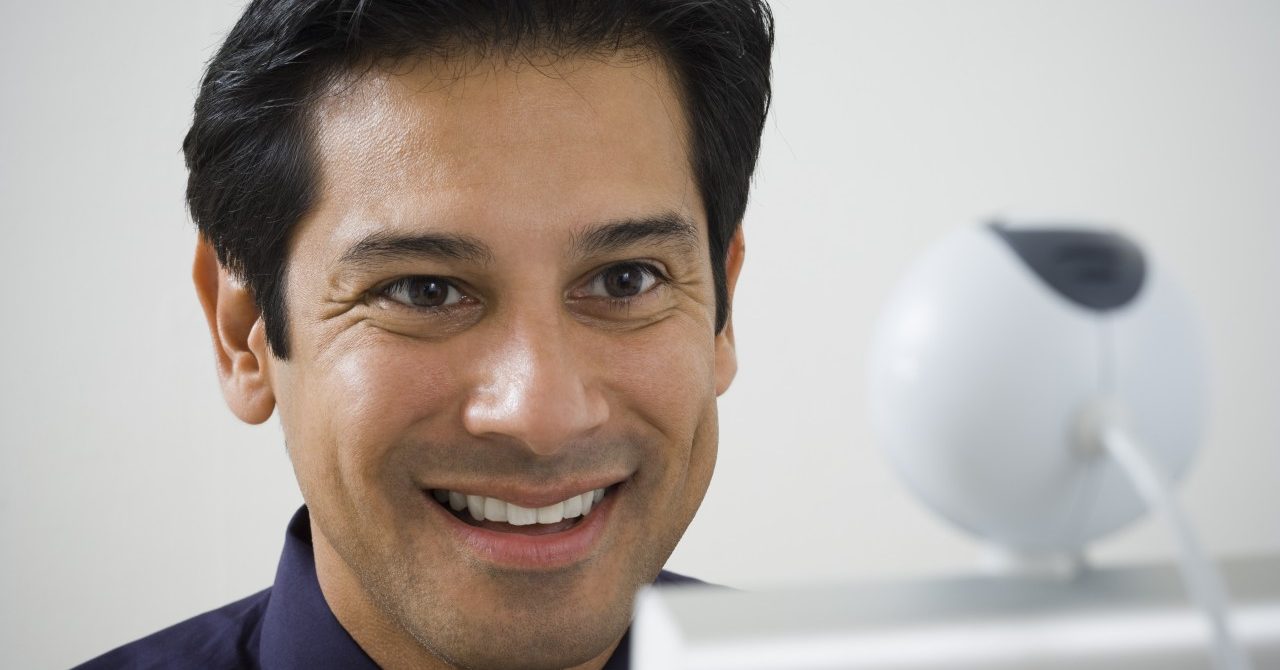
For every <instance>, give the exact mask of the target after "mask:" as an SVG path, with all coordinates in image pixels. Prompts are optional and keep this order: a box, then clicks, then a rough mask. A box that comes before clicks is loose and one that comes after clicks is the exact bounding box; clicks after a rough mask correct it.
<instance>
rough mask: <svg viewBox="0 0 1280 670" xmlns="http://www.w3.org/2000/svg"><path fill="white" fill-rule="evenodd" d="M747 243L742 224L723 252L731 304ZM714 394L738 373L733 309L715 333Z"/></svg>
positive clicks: (719, 391) (722, 390) (726, 387)
mask: <svg viewBox="0 0 1280 670" xmlns="http://www.w3.org/2000/svg"><path fill="white" fill-rule="evenodd" d="M746 253H747V245H746V241H745V239H744V238H743V236H742V225H741V224H739V225H738V230H737V232H735V233H734V234H733V239H731V240H729V248H728V249H727V250H726V253H725V268H724V270H725V273H724V274H725V287H726V288H727V289H728V293H729V304H730V305H733V292H734V289H735V288H737V285H738V274H739V273H741V272H742V259H743V257H744V256H746ZM715 362H716V375H715V376H716V395H717V396H719V395H723V394H724V392H725V391H728V390H729V385H730V384H732V383H733V378H734V377H735V376H737V374H738V352H737V349H736V348H735V346H734V341H733V311H732V310H730V312H729V318H728V320H726V321H725V324H724V329H723V330H721V331H720V332H719V333H717V334H716V361H715Z"/></svg>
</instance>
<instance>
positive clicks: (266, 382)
mask: <svg viewBox="0 0 1280 670" xmlns="http://www.w3.org/2000/svg"><path fill="white" fill-rule="evenodd" d="M191 278H192V280H193V281H194V282H195V287H196V295H197V296H198V297H199V298H200V306H201V307H202V308H203V309H204V316H205V320H206V321H207V322H208V324H209V335H210V337H211V338H212V339H213V355H214V362H215V364H216V366H217V370H218V380H219V382H221V384H222V396H223V397H224V398H225V399H226V401H227V406H229V407H230V408H231V411H232V412H233V413H235V415H236V416H237V417H239V418H240V420H241V421H244V422H246V423H255V424H256V423H262V422H263V421H266V420H267V419H269V418H271V413H272V412H273V411H274V410H275V404H276V402H275V392H274V390H273V389H272V387H271V377H270V367H269V366H270V360H269V357H270V353H269V349H268V347H267V338H266V329H265V327H264V325H263V323H262V314H261V313H260V312H259V311H258V306H257V304H256V303H254V300H253V294H252V292H251V291H250V290H249V287H247V286H244V285H243V284H241V283H240V282H238V281H236V280H235V278H234V277H232V275H231V273H229V272H228V271H227V270H226V268H224V267H222V265H221V264H220V263H218V258H217V254H216V253H215V252H214V250H213V247H212V246H211V245H210V244H209V243H208V242H207V241H206V240H205V239H204V238H203V237H201V238H200V240H199V241H198V242H197V243H196V253H195V261H194V263H193V264H192V268H191Z"/></svg>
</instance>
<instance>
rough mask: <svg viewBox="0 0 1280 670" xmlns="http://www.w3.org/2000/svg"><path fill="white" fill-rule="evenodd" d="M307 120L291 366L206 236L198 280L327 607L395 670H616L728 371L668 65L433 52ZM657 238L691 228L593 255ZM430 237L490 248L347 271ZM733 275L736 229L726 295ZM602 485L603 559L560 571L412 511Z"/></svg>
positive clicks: (243, 410)
mask: <svg viewBox="0 0 1280 670" xmlns="http://www.w3.org/2000/svg"><path fill="white" fill-rule="evenodd" d="M314 123H315V130H316V133H317V135H316V137H317V146H318V158H319V165H320V168H321V170H320V171H321V181H320V186H321V188H320V192H319V199H318V202H317V204H316V206H315V207H314V208H313V210H312V211H311V212H310V213H308V215H307V216H306V217H305V218H304V219H303V220H302V221H301V222H300V223H299V224H298V226H297V227H296V228H295V230H294V232H293V233H292V237H291V243H290V249H289V254H288V261H287V262H288V273H287V282H286V291H287V293H286V305H287V310H288V313H289V319H290V321H289V341H290V346H291V348H292V349H291V352H290V357H289V359H288V360H287V361H283V360H280V359H279V358H276V357H275V356H274V355H272V353H271V352H270V351H269V348H268V346H267V343H266V338H265V330H264V327H263V323H262V320H261V315H260V314H259V313H258V311H257V309H256V308H255V307H254V304H253V300H252V298H251V296H250V294H249V292H248V290H247V289H246V288H245V287H244V286H242V285H241V284H240V283H239V282H237V281H236V280H235V278H233V277H232V276H231V275H229V274H228V272H227V271H226V270H225V269H224V268H221V267H220V266H219V265H218V263H217V261H216V258H215V257H214V254H213V253H212V251H211V249H210V248H209V246H208V245H207V244H205V243H201V244H200V245H199V246H198V248H197V251H196V260H195V269H194V276H195V282H196V287H197V292H198V294H199V296H200V299H201V302H202V304H203V305H204V309H205V313H206V316H207V317H208V320H209V326H210V332H211V334H212V337H213V341H214V348H215V352H216V357H217V364H218V373H219V377H220V378H221V381H222V387H223V391H224V395H225V397H226V399H227V402H228V404H229V405H230V407H231V408H232V410H233V411H234V412H235V413H236V414H237V415H238V416H239V417H240V418H241V419H243V420H245V421H248V422H251V423H257V422H261V421H265V420H266V419H267V418H269V417H270V415H271V413H272V412H273V411H274V410H275V409H276V408H278V409H279V412H280V421H281V424H282V426H283V428H284V432H285V438H286V443H287V445H288V449H289V454H290V458H291V459H292V462H293V465H294V470H295V472H296V475H297V479H298V483H299V486H300V488H301V490H302V494H303V498H304V499H305V501H306V503H307V505H308V507H309V508H310V511H311V524H312V531H313V538H314V546H315V557H316V567H317V571H318V575H319V579H320V586H321V589H322V591H323V593H324V596H325V599H326V600H327V601H328V603H329V605H330V607H331V609H332V610H333V612H334V614H335V615H336V616H337V618H338V620H339V621H340V622H341V623H342V624H343V626H344V627H345V628H346V629H347V630H348V631H349V632H350V633H351V634H352V636H353V637H354V638H355V640H356V641H357V642H358V643H359V644H360V645H361V647H363V648H364V649H365V651H366V652H368V653H369V654H370V656H371V657H372V658H373V659H374V660H375V661H377V662H378V663H379V664H380V665H382V666H383V667H387V668H401V667H404V668H408V667H415V668H446V667H468V668H491V667H510V666H511V665H512V664H513V663H518V665H519V666H520V667H525V668H565V667H581V668H599V667H601V666H602V665H603V664H604V662H605V661H606V660H607V659H608V657H609V655H610V654H611V653H612V651H613V649H614V647H615V646H616V645H617V642H618V640H619V638H620V637H621V636H622V634H623V633H624V632H625V630H626V627H627V625H628V623H629V619H630V614H631V607H632V600H633V594H634V592H635V590H636V588H638V587H639V586H641V585H643V584H646V583H648V582H650V581H652V579H653V578H654V577H655V575H656V574H657V573H658V571H659V570H660V569H661V567H662V565H663V564H664V563H665V562H666V559H667V557H668V556H669V555H670V553H671V551H672V549H674V547H675V544H676V542H677V541H678V540H679V538H680V536H681V535H682V534H683V532H684V530H685V528H686V527H687V526H688V524H689V522H690V521H691V520H692V518H693V515H694V513H695V511H696V510H697V508H698V506H699V504H700V503H701V501H702V498H703V495H704V494H705V492H706V489H707V485H708V483H709V481H710V478H711V473H712V469H713V465H714V462H715V455H716V442H717V422H716V398H717V396H719V395H720V394H721V393H723V392H724V391H725V390H726V389H727V388H728V386H729V384H730V382H731V381H732V379H733V376H734V374H735V372H736V369H737V364H736V358H735V354H734V346H733V331H732V326H728V327H726V328H725V329H724V330H722V331H721V332H719V333H717V332H715V307H714V290H713V284H712V273H711V260H710V258H709V252H708V244H707V223H706V219H705V215H704V212H703V206H702V202H701V199H700V197H699V194H698V190H697V188H696V185H695V183H694V180H693V176H692V173H691V170H690V165H689V155H688V150H687V144H688V142H687V138H688V130H687V127H686V123H685V119H684V115H683V112H682V108H681V105H680V102H679V100H678V97H677V94H676V89H675V86H674V84H673V82H672V80H671V78H670V76H669V74H668V71H667V69H666V67H665V66H664V64H663V63H662V62H661V61H660V60H658V59H656V58H651V57H647V55H646V54H643V53H639V54H637V53H630V54H614V55H610V56H576V57H573V56H571V57H562V58H541V59H540V58H537V57H534V58H509V59H503V60H497V61H479V62H475V63H471V64H469V67H468V69H466V71H465V72H464V73H461V74H460V73H459V68H458V67H457V64H456V63H440V62H436V61H430V60H423V61H419V62H416V63H413V64H410V66H404V65H401V66H399V67H396V68H394V69H393V70H390V71H389V70H382V69H374V70H372V71H371V72H369V73H367V74H365V75H364V76H362V77H360V78H359V79H358V80H356V81H353V82H345V83H344V85H342V86H340V87H335V89H334V91H333V93H332V94H331V95H330V96H329V97H328V99H326V100H324V101H322V102H321V104H320V105H319V106H318V108H317V110H316V114H315V119H314ZM650 219H663V220H673V219H674V220H683V221H685V222H687V223H688V224H690V232H691V235H689V236H687V237H681V236H679V235H671V234H666V235H657V234H652V231H650V234H642V235H639V236H638V237H637V238H636V239H633V240H631V241H629V242H627V243H624V244H617V243H615V244H612V245H603V246H601V245H596V246H590V245H584V244H583V240H586V239H590V235H591V232H592V231H596V230H599V229H601V228H602V227H605V226H608V225H610V224H613V223H617V222H620V221H634V220H640V221H647V220H650ZM424 234H430V235H445V236H456V237H461V238H464V239H465V240H467V241H468V242H470V243H474V244H475V245H476V246H477V247H478V248H479V250H480V251H481V252H482V253H481V254H480V257H478V258H450V257H445V256H441V255H439V254H431V253H422V252H421V250H419V252H414V253H398V254H390V255H385V254H384V255H382V256H378V257H376V258H372V259H369V258H366V259H364V262H361V263H351V262H345V261H344V260H343V259H344V255H347V254H348V252H349V251H350V250H351V249H352V247H353V246H354V245H357V243H359V242H360V241H361V240H367V239H370V236H371V235H381V236H383V237H382V239H386V238H388V237H390V236H409V237H412V236H421V235H424ZM742 255H743V242H742V237H741V235H740V234H739V235H738V236H737V237H735V238H734V239H733V241H732V243H731V244H730V250H729V254H728V257H727V261H726V270H727V276H728V285H729V288H730V291H732V288H733V286H734V284H735V283H736V280H737V276H738V272H739V269H740V267H741V262H742ZM629 261H640V262H644V263H648V264H650V265H652V266H653V267H655V268H657V269H659V270H660V271H661V272H662V274H663V275H665V278H664V279H663V280H661V281H652V282H651V281H648V278H647V279H646V281H645V290H644V291H643V292H641V293H640V294H638V295H635V296H631V297H628V298H627V299H626V300H619V299H617V298H616V297H613V296H611V295H610V294H609V291H608V286H607V284H605V283H604V281H603V279H602V278H606V277H609V276H612V277H616V276H617V273H618V272H620V270H618V266H617V264H619V263H626V262H629ZM630 267H632V271H633V272H635V269H634V266H630ZM602 273H604V274H602ZM414 276H433V277H439V278H447V281H449V282H452V285H453V286H454V287H455V289H456V291H457V292H456V293H452V292H451V293H449V294H448V296H449V301H451V305H450V306H449V308H448V309H445V310H442V309H439V308H431V309H426V308H423V307H414V306H412V305H406V304H404V303H403V302H400V301H398V300H399V299H400V298H403V297H404V294H403V293H395V292H387V291H386V290H385V289H386V287H387V285H388V284H389V283H390V282H394V281H395V280H397V279H399V278H404V277H414ZM633 276H635V275H633ZM646 277H647V275H646ZM601 478H610V479H611V480H617V481H621V482H622V486H620V487H619V488H618V489H617V490H616V491H614V492H613V493H611V494H610V495H611V496H612V497H613V498H614V503H613V504H614V507H613V510H612V511H611V513H610V515H609V516H608V517H607V519H608V521H607V525H606V526H605V528H604V530H603V533H602V535H601V537H600V538H599V541H598V542H597V543H596V544H595V545H594V546H593V549H592V551H591V552H590V553H589V555H587V556H586V557H585V558H584V559H582V560H580V561H577V562H575V563H574V564H573V565H570V566H568V567H565V568H556V569H546V570H544V569H539V570H525V569H513V568H510V567H503V566H498V565H494V564H492V563H489V562H487V561H486V560H485V559H484V557H482V556H477V555H476V554H475V553H473V552H472V551H470V550H469V549H468V548H467V547H464V546H460V545H459V544H458V543H456V542H454V541H453V540H452V539H451V537H450V535H449V534H448V533H446V532H444V529H443V528H442V527H441V522H440V518H439V516H438V515H435V514H432V513H429V512H431V510H429V509H428V508H427V507H426V506H427V505H430V504H434V503H433V502H431V501H430V500H429V499H428V496H426V495H425V494H424V490H425V489H427V488H449V489H455V490H457V489H467V488H470V489H472V490H476V491H478V492H483V491H485V490H486V487H500V486H514V487H520V488H521V489H528V490H537V489H539V488H540V487H541V488H547V487H556V486H563V485H566V484H567V483H572V482H581V481H587V480H592V481H596V480H599V479H601ZM499 497H500V496H499Z"/></svg>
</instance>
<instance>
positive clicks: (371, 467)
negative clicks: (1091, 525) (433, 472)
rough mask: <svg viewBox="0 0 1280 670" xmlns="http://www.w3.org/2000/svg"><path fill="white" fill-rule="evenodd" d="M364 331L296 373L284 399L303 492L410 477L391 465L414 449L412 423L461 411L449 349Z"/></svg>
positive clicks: (359, 493) (350, 490) (351, 491)
mask: <svg viewBox="0 0 1280 670" xmlns="http://www.w3.org/2000/svg"><path fill="white" fill-rule="evenodd" d="M363 339H364V340H365V341H364V342H362V343H361V345H360V346H352V347H348V348H346V349H345V350H344V351H342V352H341V353H337V354H335V355H333V356H330V357H326V359H325V360H324V361H323V362H322V363H317V364H315V365H314V366H312V368H311V369H310V370H309V371H308V372H307V374H304V375H298V376H297V377H298V378H297V379H296V380H295V382H294V383H293V384H292V385H291V386H292V388H291V389H290V390H291V393H290V394H289V400H290V401H291V402H289V403H288V404H287V407H286V405H285V403H282V407H281V410H282V412H281V417H282V421H283V422H284V423H285V433H286V436H287V437H288V438H289V443H290V444H289V447H290V453H291V455H292V456H293V458H294V463H295V467H296V468H298V469H299V473H298V474H299V479H300V480H303V479H305V480H307V481H305V482H303V481H300V483H301V484H302V485H303V487H304V493H312V494H323V495H331V492H328V491H325V492H322V491H317V490H315V489H317V488H319V487H320V486H323V487H325V488H327V489H328V488H332V484H333V483H335V482H340V483H341V487H342V488H343V489H345V490H346V494H347V495H348V496H356V497H362V498H363V497H366V496H367V495H369V493H370V492H369V491H367V490H366V489H368V488H370V487H373V486H375V485H378V484H379V483H382V482H386V481H388V480H391V479H395V478H404V477H406V472H407V471H406V470H405V469H404V468H402V467H401V468H396V467H393V466H394V465H395V464H396V461H397V459H398V458H399V454H401V453H405V452H408V451H411V447H412V445H413V443H414V434H415V429H416V428H418V427H419V426H421V425H423V424H424V422H426V421H427V420H429V419H433V418H437V417H440V416H442V415H446V414H448V413H450V412H456V411H458V410H457V407H456V406H455V405H456V400H455V394H454V386H455V384H454V382H453V379H454V375H453V374H452V371H451V370H450V369H449V366H448V364H447V361H448V360H449V357H448V355H447V354H446V353H444V352H436V351H433V350H431V349H429V348H425V347H423V346H422V344H420V343H414V342H413V341H411V340H404V339H402V338H395V337H390V336H386V335H378V334H371V336H370V337H366V338H363ZM424 349H426V350H425V351H424ZM286 410H287V411H286ZM308 484H310V485H311V486H310V487H308ZM307 488H311V489H312V490H310V491H307V490H306V489H307Z"/></svg>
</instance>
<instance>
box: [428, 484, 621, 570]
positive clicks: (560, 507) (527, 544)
mask: <svg viewBox="0 0 1280 670" xmlns="http://www.w3.org/2000/svg"><path fill="white" fill-rule="evenodd" d="M621 488H622V486H621V485H615V486H610V487H606V488H599V489H591V490H588V491H584V492H582V493H579V494H575V495H572V496H569V497H568V498H565V499H564V500H562V501H560V502H557V503H552V504H550V505H544V506H542V507H525V506H522V505H517V504H515V503H511V502H509V501H505V500H502V499H501V498H497V497H493V496H483V495H477V494H463V493H460V492H457V491H450V490H447V489H430V490H428V491H426V492H425V493H426V502H427V504H428V505H429V506H430V507H432V508H434V509H435V510H436V513H438V514H439V515H441V516H443V517H445V519H446V524H445V526H446V527H447V528H448V529H449V531H450V535H451V536H452V537H453V538H454V539H455V540H456V541H457V542H458V543H459V544H460V545H461V546H463V547H464V548H466V549H467V550H469V551H470V552H471V553H474V554H475V555H477V557H479V558H481V559H482V560H485V561H488V562H491V563H495V564H498V565H501V566H504V567H508V568H516V569H526V570H529V569H534V570H536V569H554V568H560V567H567V566H569V565H572V564H574V563H578V562H580V561H582V560H584V559H585V558H587V557H588V556H589V555H591V553H592V551H593V550H594V547H595V546H596V544H597V543H598V542H599V539H600V537H601V536H602V535H603V531H604V529H605V528H606V526H607V521H608V517H609V516H610V512H611V511H612V509H613V507H614V502H615V500H614V499H615V498H616V497H617V496H618V495H619V493H618V492H619V491H620V489H621Z"/></svg>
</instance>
